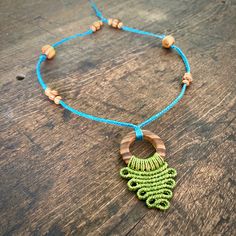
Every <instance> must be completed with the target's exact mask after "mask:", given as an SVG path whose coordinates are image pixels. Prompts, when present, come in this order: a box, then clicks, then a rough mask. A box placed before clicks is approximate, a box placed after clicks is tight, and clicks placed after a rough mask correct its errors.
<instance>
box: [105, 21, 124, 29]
mask: <svg viewBox="0 0 236 236" xmlns="http://www.w3.org/2000/svg"><path fill="white" fill-rule="evenodd" d="M108 25H110V26H111V27H113V28H116V29H121V27H122V26H123V23H122V22H121V20H119V19H108Z"/></svg>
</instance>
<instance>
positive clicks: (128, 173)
mask: <svg viewBox="0 0 236 236" xmlns="http://www.w3.org/2000/svg"><path fill="white" fill-rule="evenodd" d="M142 133H143V139H145V140H147V141H149V142H150V143H151V144H152V145H153V147H154V148H155V150H156V152H155V154H154V155H153V156H151V157H149V158H147V159H140V158H138V157H135V156H134V155H132V154H131V152H130V145H131V144H132V143H133V142H134V141H135V140H136V133H135V132H130V133H128V134H127V135H126V136H125V137H124V138H123V139H122V141H121V146H120V154H121V156H122V159H123V161H124V162H125V163H126V164H127V167H124V168H122V169H121V170H120V175H121V177H123V178H125V179H128V183H127V185H128V188H129V190H131V191H136V193H137V196H138V198H139V199H140V200H145V201H146V204H147V206H148V207H150V208H158V209H161V210H167V209H168V208H169V207H170V202H169V201H170V199H171V198H172V195H173V193H172V189H173V188H174V187H175V180H174V177H175V176H176V175H177V172H176V170H175V169H173V168H169V167H168V164H167V162H165V161H164V159H163V158H164V157H165V155H166V148H165V145H164V143H163V141H162V140H161V138H160V137H159V136H158V135H156V134H154V133H152V132H150V131H148V130H142Z"/></svg>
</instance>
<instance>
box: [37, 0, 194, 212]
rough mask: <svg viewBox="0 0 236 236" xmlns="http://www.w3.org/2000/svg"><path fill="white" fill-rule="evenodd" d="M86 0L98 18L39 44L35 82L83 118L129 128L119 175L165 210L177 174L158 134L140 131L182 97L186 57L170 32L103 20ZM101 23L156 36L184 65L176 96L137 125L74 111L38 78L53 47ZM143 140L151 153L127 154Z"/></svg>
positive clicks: (143, 197)
mask: <svg viewBox="0 0 236 236" xmlns="http://www.w3.org/2000/svg"><path fill="white" fill-rule="evenodd" d="M89 2H90V4H91V7H92V8H93V10H94V11H95V13H96V15H97V17H98V18H99V21H97V22H94V23H93V24H92V25H91V26H90V28H89V30H87V31H86V32H84V33H79V34H75V35H72V36H69V37H66V38H64V39H62V40H60V41H58V42H56V43H54V44H52V45H45V46H43V47H42V54H41V55H40V56H39V60H38V62H37V65H36V74H37V78H38V81H39V83H40V85H41V87H42V89H43V90H44V93H45V95H46V96H48V98H49V99H50V100H52V101H54V102H55V104H58V105H61V106H62V107H63V108H64V109H67V110H69V111H70V112H72V113H74V114H76V115H78V116H81V117H84V118H86V119H90V120H93V121H97V122H102V123H106V124H110V125H116V126H121V127H127V128H132V129H133V131H132V132H130V133H128V134H127V135H126V136H125V137H124V138H123V140H122V141H121V147H120V154H121V156H122V159H123V160H124V162H125V163H126V164H127V167H124V168H122V169H121V171H120V175H121V177H123V178H125V179H128V184H127V185H128V188H129V190H131V191H135V192H136V193H137V197H138V198H139V199H140V200H145V202H146V205H147V206H148V207H149V208H158V209H161V210H166V209H168V208H169V206H170V203H169V200H170V198H171V197H172V195H173V194H172V191H171V190H172V189H173V188H174V186H175V181H174V177H175V176H176V175H177V172H176V170H175V169H173V168H169V167H168V164H167V162H165V161H164V159H163V158H164V157H165V145H164V143H163V141H162V140H161V139H160V137H159V136H157V135H156V134H154V133H152V132H150V131H148V130H143V129H142V128H143V127H145V126H146V125H148V124H150V123H151V122H153V121H155V120H156V119H158V118H160V117H161V116H163V115H164V114H165V113H166V112H168V111H169V110H170V109H171V108H173V107H174V106H175V105H176V104H177V103H178V102H179V101H180V100H181V99H182V98H183V96H184V94H185V91H186V89H187V87H188V86H189V85H190V84H191V83H192V75H191V73H190V65H189V62H188V59H187V57H186V56H185V54H184V53H183V52H182V50H181V49H180V48H179V47H177V46H176V45H175V39H174V38H173V37H172V36H171V35H167V36H166V35H164V34H154V33H150V32H146V31H142V30H138V29H134V28H131V27H128V26H125V25H124V24H123V23H122V22H121V20H119V19H112V18H109V19H107V18H105V17H104V16H103V15H102V13H101V11H100V10H99V9H98V8H97V6H96V5H95V3H94V2H93V1H89ZM104 24H108V25H109V26H111V27H113V28H116V29H118V30H123V31H127V32H131V33H134V34H139V35H144V36H148V37H155V38H157V39H160V40H161V41H162V46H163V47H164V48H166V49H172V50H174V51H176V52H177V53H178V54H179V56H180V57H181V59H182V61H183V63H184V65H185V71H186V72H185V74H184V75H183V77H182V89H181V91H180V93H179V95H178V96H177V97H176V98H175V99H174V100H173V101H172V102H171V103H170V104H169V105H168V106H166V107H165V108H164V109H163V110H161V111H159V112H157V113H156V114H154V115H153V116H151V117H150V118H148V119H147V120H145V121H143V122H141V123H139V124H133V123H129V122H121V121H117V120H112V119H106V118H101V117H97V116H94V115H91V114H87V113H85V112H82V111H80V110H76V109H74V108H73V107H71V106H70V105H68V104H67V103H66V102H65V101H63V99H62V97H61V96H59V93H58V92H57V91H56V90H52V89H50V88H49V87H48V86H47V85H46V83H45V82H44V80H43V78H42V75H41V65H42V63H43V62H45V61H46V60H50V59H53V58H54V56H55V55H56V51H55V48H57V47H59V46H60V45H62V44H64V43H66V42H68V41H70V40H72V39H75V38H79V37H86V36H89V35H91V34H93V33H95V32H96V31H98V30H100V29H101V28H102V27H103V25H104ZM143 139H145V140H148V141H149V142H151V143H152V145H153V146H154V148H155V150H156V152H155V154H154V155H153V156H151V157H149V158H147V159H140V158H138V157H136V156H134V155H132V154H131V153H130V145H131V144H132V143H133V142H134V141H135V140H143Z"/></svg>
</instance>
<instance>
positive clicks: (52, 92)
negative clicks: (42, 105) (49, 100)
mask: <svg viewBox="0 0 236 236" xmlns="http://www.w3.org/2000/svg"><path fill="white" fill-rule="evenodd" d="M51 94H52V95H54V96H58V95H59V93H58V91H57V90H52V91H51Z"/></svg>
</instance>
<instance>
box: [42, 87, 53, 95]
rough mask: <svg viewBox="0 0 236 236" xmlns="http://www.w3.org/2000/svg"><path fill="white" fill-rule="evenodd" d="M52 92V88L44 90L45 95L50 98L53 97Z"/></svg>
mask: <svg viewBox="0 0 236 236" xmlns="http://www.w3.org/2000/svg"><path fill="white" fill-rule="evenodd" d="M51 91H52V90H51V89H50V88H46V89H45V90H44V93H45V95H46V96H48V97H49V96H50V95H51Z"/></svg>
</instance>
